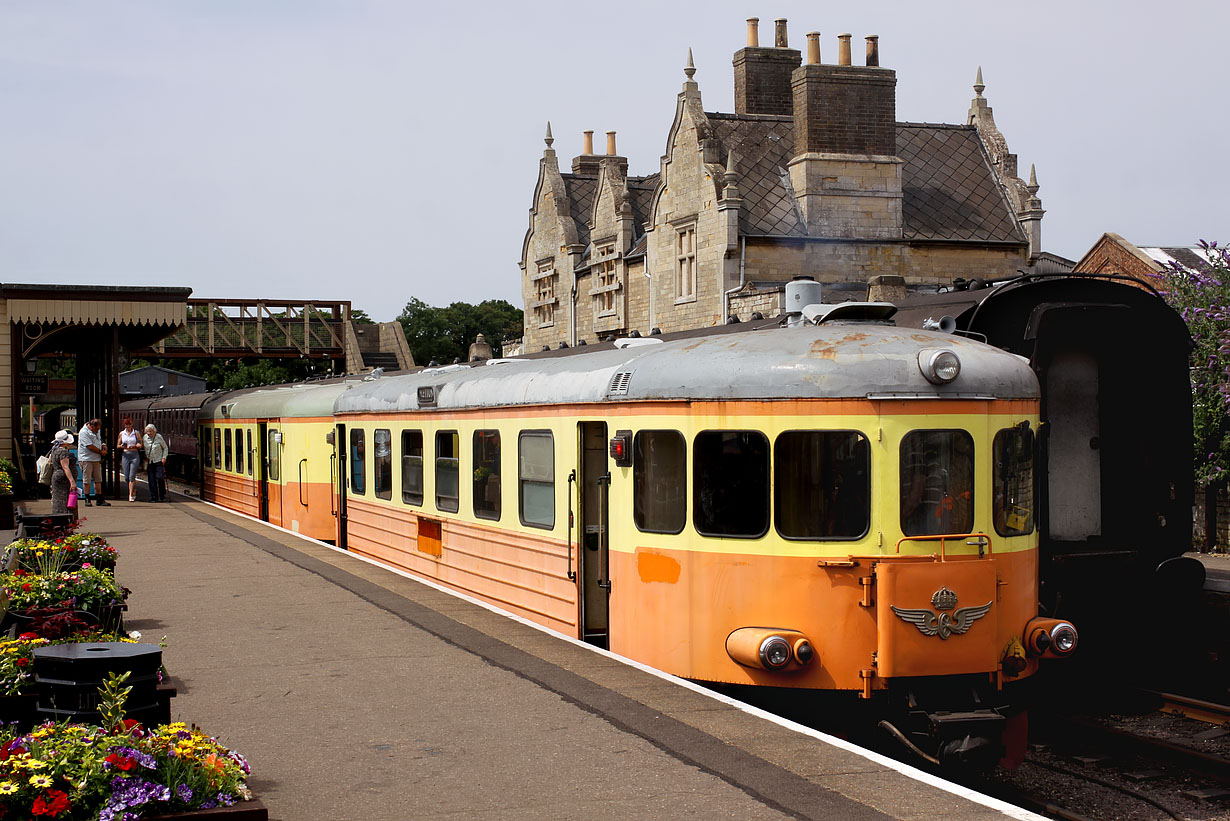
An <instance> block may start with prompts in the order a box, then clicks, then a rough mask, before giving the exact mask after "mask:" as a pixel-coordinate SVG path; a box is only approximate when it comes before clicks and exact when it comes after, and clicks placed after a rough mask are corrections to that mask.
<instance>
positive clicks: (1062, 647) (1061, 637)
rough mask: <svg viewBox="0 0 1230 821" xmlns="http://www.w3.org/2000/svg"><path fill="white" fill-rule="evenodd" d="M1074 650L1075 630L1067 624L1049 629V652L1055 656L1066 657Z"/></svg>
mask: <svg viewBox="0 0 1230 821" xmlns="http://www.w3.org/2000/svg"><path fill="white" fill-rule="evenodd" d="M1075 649H1076V628H1075V627H1073V626H1072V625H1070V624H1068V623H1067V622H1063V623H1061V624H1057V625H1055V627H1054V628H1052V629H1051V652H1053V653H1054V654H1055V655H1057V656H1066V655H1067V654H1068V653H1071V652H1072V651H1073V650H1075Z"/></svg>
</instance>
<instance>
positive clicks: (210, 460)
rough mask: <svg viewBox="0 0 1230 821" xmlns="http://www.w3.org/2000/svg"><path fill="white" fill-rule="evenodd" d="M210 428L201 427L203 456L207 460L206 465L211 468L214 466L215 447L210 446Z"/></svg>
mask: <svg viewBox="0 0 1230 821" xmlns="http://www.w3.org/2000/svg"><path fill="white" fill-rule="evenodd" d="M209 439H210V434H209V428H201V453H202V454H203V455H202V456H201V458H202V459H204V460H205V467H207V468H211V467H213V466H214V452H213V448H211V447H210V446H209Z"/></svg>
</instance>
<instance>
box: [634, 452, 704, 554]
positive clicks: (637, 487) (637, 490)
mask: <svg viewBox="0 0 1230 821" xmlns="http://www.w3.org/2000/svg"><path fill="white" fill-rule="evenodd" d="M652 434H674V435H675V436H677V437H678V438H679V442H680V444H681V445H682V452H683V464H682V466H681V473H682V486H683V505H682V512H681V515H680V520H679V527H678V529H675V530H665V529H657V528H650V527H645V526H644V525H643V524H642V522H640V521H638V517H639V516H640V509H641V508H640V505H638V504H637V499H639V498H640V494H641V485H642V483H643V482H645V481H646V479H645V478H644V477H643V474H642V471H641V468H640V465H641V463H642V462H643V461H644V460H643V459H641V458H640V456H639V455H638V454H640V452H641V442H642V441H643V440H642V438H641V437H642V436H649V435H652ZM688 456H689V448H688V438H687V437H686V436H684V435H683V432H682V431H679V430H675V429H673V428H645V429H644V430H638V431H637V432H636V434H635V435H634V436H633V437H632V524H633V525H634V526H635V527H636V529H637V530H638V531H640V532H641V533H662V534H668V535H674V534H677V533H682V532H683V530H684V528H686V527H687V526H688V504H689V501H690V500H689V494H688V486H687V485H688Z"/></svg>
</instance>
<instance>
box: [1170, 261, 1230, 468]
mask: <svg viewBox="0 0 1230 821" xmlns="http://www.w3.org/2000/svg"><path fill="white" fill-rule="evenodd" d="M1200 246H1201V248H1202V250H1203V252H1204V256H1205V259H1207V260H1208V263H1209V270H1207V271H1193V270H1190V269H1188V268H1185V267H1183V266H1181V265H1179V264H1177V263H1172V264H1171V265H1170V266H1169V268H1167V270H1165V271H1164V272H1163V274H1162V275H1161V277H1160V280H1161V281H1160V284H1159V286H1158V290H1159V291H1161V292H1162V295H1163V296H1164V297H1165V298H1166V301H1167V302H1169V303H1170V305H1171V306H1172V307H1173V308H1174V309H1175V310H1177V311H1178V312H1179V313H1180V314H1181V315H1182V317H1183V319H1184V321H1186V322H1187V328H1188V330H1189V331H1190V332H1191V335H1192V341H1193V342H1194V343H1195V348H1194V349H1193V351H1192V360H1191V378H1192V422H1193V429H1194V434H1195V466H1194V467H1195V475H1196V480H1197V481H1198V482H1199V483H1200V484H1201V485H1206V486H1207V485H1211V484H1222V483H1225V482H1226V480H1227V479H1230V413H1227V409H1226V403H1227V399H1230V307H1228V306H1230V254H1228V253H1227V249H1225V248H1219V247H1218V246H1217V243H1216V242H1213V243H1208V242H1205V241H1204V240H1201V241H1200Z"/></svg>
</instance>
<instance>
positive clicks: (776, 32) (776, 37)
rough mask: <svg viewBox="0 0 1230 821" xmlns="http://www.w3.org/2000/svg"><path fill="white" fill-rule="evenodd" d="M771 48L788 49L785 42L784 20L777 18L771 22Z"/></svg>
mask: <svg viewBox="0 0 1230 821" xmlns="http://www.w3.org/2000/svg"><path fill="white" fill-rule="evenodd" d="M773 46H774V47H775V48H790V44H789V43H788V42H787V41H786V18H785V17H778V18H777V19H776V20H774V21H773Z"/></svg>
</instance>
